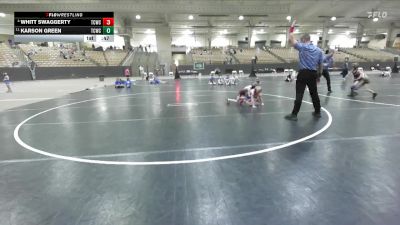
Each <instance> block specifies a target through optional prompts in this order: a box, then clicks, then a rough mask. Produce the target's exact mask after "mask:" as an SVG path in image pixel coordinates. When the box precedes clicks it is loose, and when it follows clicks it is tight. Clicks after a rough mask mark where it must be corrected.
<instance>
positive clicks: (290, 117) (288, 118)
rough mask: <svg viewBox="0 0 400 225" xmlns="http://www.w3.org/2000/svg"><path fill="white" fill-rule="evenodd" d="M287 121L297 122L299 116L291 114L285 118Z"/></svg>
mask: <svg viewBox="0 0 400 225" xmlns="http://www.w3.org/2000/svg"><path fill="white" fill-rule="evenodd" d="M285 119H287V120H291V121H297V116H296V115H294V114H292V113H290V114H288V115H286V116H285Z"/></svg>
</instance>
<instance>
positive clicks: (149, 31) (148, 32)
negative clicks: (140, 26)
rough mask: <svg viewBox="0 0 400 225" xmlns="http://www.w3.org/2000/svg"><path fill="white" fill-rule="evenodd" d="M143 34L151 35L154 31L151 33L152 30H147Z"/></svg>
mask: <svg viewBox="0 0 400 225" xmlns="http://www.w3.org/2000/svg"><path fill="white" fill-rule="evenodd" d="M145 33H146V34H153V33H154V31H152V30H150V29H147V30H146V32H145Z"/></svg>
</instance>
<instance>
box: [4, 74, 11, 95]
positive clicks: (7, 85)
mask: <svg viewBox="0 0 400 225" xmlns="http://www.w3.org/2000/svg"><path fill="white" fill-rule="evenodd" d="M3 75H4V78H3V82H4V83H5V84H6V87H7V93H11V92H12V90H11V81H10V77H9V76H8V74H7V73H3Z"/></svg>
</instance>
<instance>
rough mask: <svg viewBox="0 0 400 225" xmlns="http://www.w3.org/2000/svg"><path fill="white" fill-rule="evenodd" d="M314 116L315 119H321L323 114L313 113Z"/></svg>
mask: <svg viewBox="0 0 400 225" xmlns="http://www.w3.org/2000/svg"><path fill="white" fill-rule="evenodd" d="M312 115H313V116H314V117H315V118H321V113H320V112H319V113H317V112H313V113H312Z"/></svg>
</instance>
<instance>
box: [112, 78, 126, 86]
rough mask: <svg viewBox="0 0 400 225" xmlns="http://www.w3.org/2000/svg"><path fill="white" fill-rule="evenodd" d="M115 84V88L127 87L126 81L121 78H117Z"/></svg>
mask: <svg viewBox="0 0 400 225" xmlns="http://www.w3.org/2000/svg"><path fill="white" fill-rule="evenodd" d="M114 86H115V88H124V87H125V86H124V82H123V81H122V80H121V79H120V78H117V79H116V80H115V83H114Z"/></svg>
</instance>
